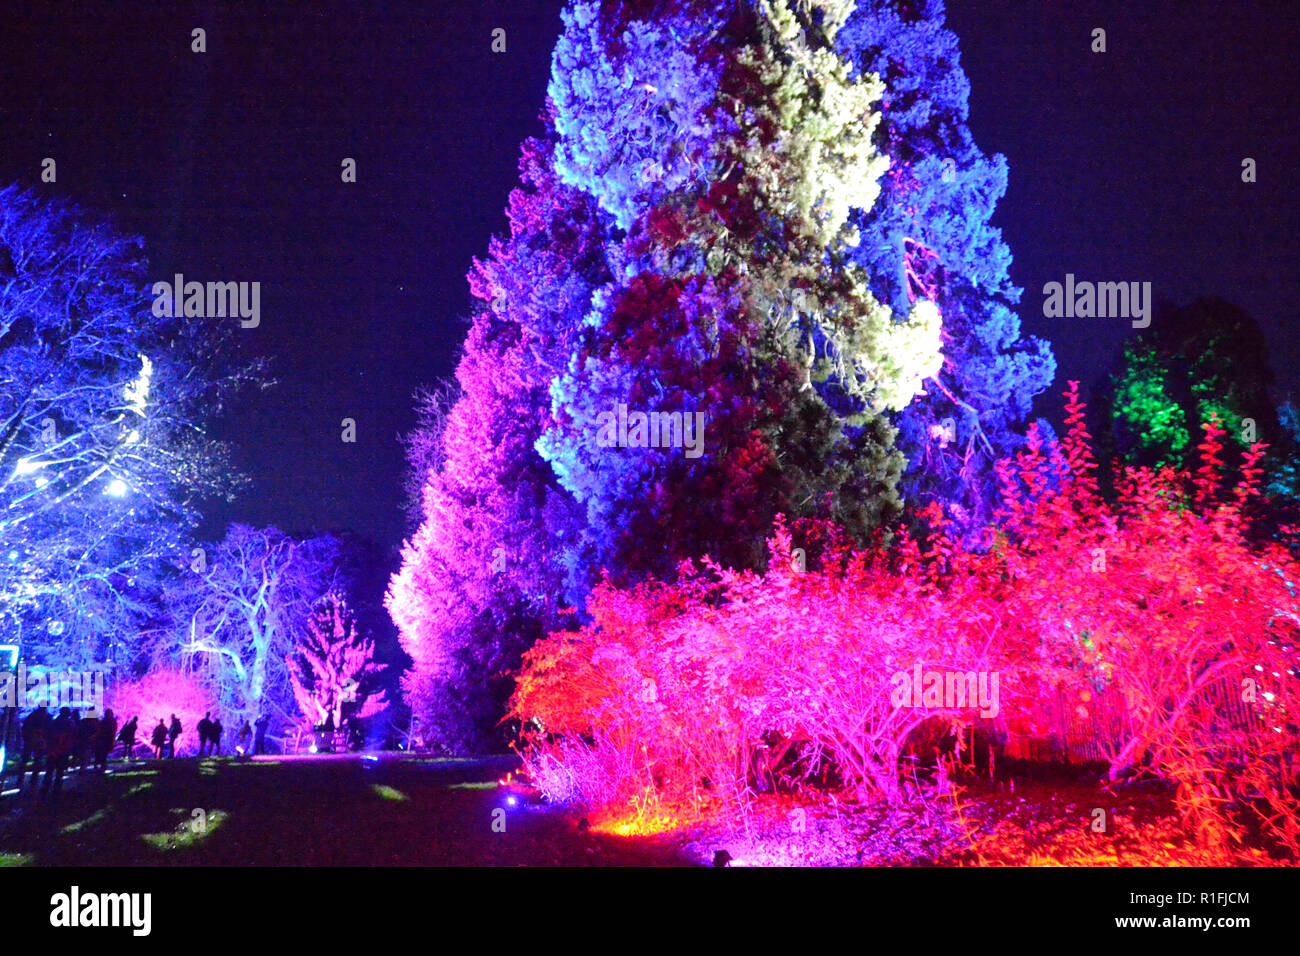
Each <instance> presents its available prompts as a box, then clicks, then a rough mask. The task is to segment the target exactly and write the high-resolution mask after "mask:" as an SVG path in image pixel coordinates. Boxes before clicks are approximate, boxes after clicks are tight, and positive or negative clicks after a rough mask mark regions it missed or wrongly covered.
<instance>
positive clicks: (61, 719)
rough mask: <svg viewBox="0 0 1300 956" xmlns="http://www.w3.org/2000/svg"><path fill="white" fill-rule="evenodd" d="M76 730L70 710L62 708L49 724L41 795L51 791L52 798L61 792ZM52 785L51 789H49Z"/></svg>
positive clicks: (73, 745) (74, 741) (75, 740)
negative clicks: (48, 738) (47, 750)
mask: <svg viewBox="0 0 1300 956" xmlns="http://www.w3.org/2000/svg"><path fill="white" fill-rule="evenodd" d="M76 733H77V728H76V727H75V726H74V725H73V719H72V708H71V707H63V708H60V710H59V716H58V717H55V718H54V723H52V724H50V751H49V759H48V760H47V761H46V766H45V780H44V782H42V784H41V793H42V794H48V793H50V792H51V791H52V792H53V794H54V796H56V797H57V796H58V795H59V794H60V793H62V792H63V775H64V774H65V773H66V772H67V770H68V760H69V759H70V758H71V757H72V751H73V748H74V747H76V745H77V737H76ZM51 784H53V787H51Z"/></svg>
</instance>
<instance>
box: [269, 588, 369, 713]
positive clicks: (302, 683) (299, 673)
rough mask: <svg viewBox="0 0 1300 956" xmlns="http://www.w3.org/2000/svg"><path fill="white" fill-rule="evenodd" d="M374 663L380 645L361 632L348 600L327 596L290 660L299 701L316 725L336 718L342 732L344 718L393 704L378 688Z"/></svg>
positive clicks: (295, 695) (335, 594) (318, 607)
mask: <svg viewBox="0 0 1300 956" xmlns="http://www.w3.org/2000/svg"><path fill="white" fill-rule="evenodd" d="M374 658H375V643H374V641H372V640H370V639H369V638H367V637H366V636H365V635H364V634H362V633H361V632H360V631H359V630H358V629H357V622H356V616H355V615H354V614H353V613H352V609H351V608H350V607H348V603H347V600H346V599H345V598H344V597H343V595H341V594H339V593H338V592H336V591H331V592H330V593H329V594H327V595H325V597H324V598H322V599H321V602H320V603H319V604H318V605H317V606H316V610H315V612H314V613H313V614H312V618H311V621H310V622H308V624H307V628H306V630H305V631H304V632H303V634H302V637H301V638H300V639H299V641H298V643H297V645H295V647H294V649H293V652H292V653H290V654H289V655H288V656H287V657H286V659H285V663H286V664H287V665H288V668H289V681H290V683H291V684H292V685H293V696H294V699H295V700H297V701H298V707H299V709H300V710H301V711H302V713H303V716H304V717H305V718H306V719H307V721H308V723H309V724H310V725H311V726H313V727H315V726H318V725H320V724H323V723H325V721H326V719H327V718H333V723H334V726H335V727H336V728H341V727H342V726H343V719H344V717H348V718H352V719H357V720H362V719H365V718H366V717H370V716H373V715H374V714H377V713H379V711H381V710H383V709H384V707H386V706H387V705H388V702H387V700H385V699H384V692H383V691H382V690H375V689H374V688H373V683H374V678H375V677H376V676H377V675H378V673H379V667H378V665H376V664H375V662H374Z"/></svg>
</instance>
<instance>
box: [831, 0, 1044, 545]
mask: <svg viewBox="0 0 1300 956" xmlns="http://www.w3.org/2000/svg"><path fill="white" fill-rule="evenodd" d="M837 44H838V45H839V47H840V49H841V51H842V53H843V54H844V55H845V56H846V57H847V58H848V59H849V60H850V61H851V62H852V63H853V65H854V67H855V68H856V69H857V70H859V71H865V72H872V73H876V74H878V75H879V76H880V77H881V78H882V79H883V80H884V81H885V84H886V88H887V89H886V93H885V96H884V99H883V103H882V106H883V111H884V120H883V122H882V123H881V125H880V127H879V129H878V131H877V142H878V145H879V147H880V149H881V150H882V151H883V152H885V153H887V154H888V155H889V156H890V159H891V168H890V171H889V173H888V174H887V175H886V176H885V178H884V179H883V180H882V182H881V195H880V198H879V199H878V200H877V202H876V205H875V206H874V207H873V208H872V209H871V210H869V211H867V212H866V213H862V214H859V216H858V219H857V221H858V225H859V228H860V229H861V233H862V243H861V245H860V246H859V247H858V249H857V251H856V257H857V259H858V261H859V262H860V263H861V264H862V265H863V266H864V267H865V268H866V270H867V272H868V273H869V274H870V275H871V276H872V282H873V291H874V292H875V293H876V294H877V295H878V296H879V297H880V298H881V299H882V301H887V302H889V303H891V305H892V306H893V308H894V309H895V311H896V312H898V313H900V314H903V313H906V311H907V308H908V303H909V297H910V296H911V295H917V294H919V295H923V296H925V297H933V298H934V299H935V300H936V302H937V303H938V305H939V309H940V312H941V313H942V315H943V318H944V330H945V337H944V356H945V363H944V369H943V371H942V372H941V373H940V375H939V376H938V377H937V381H935V382H933V383H931V384H930V387H929V388H928V394H926V395H924V396H922V397H920V398H918V399H917V400H916V401H914V402H913V403H912V404H911V405H910V406H909V407H908V408H907V409H906V410H905V411H904V412H902V413H901V414H900V415H899V417H898V421H897V425H898V428H899V439H898V441H899V446H900V447H901V448H902V449H903V451H904V453H905V454H906V455H907V457H908V461H909V469H908V473H907V474H906V476H905V478H904V482H903V491H904V495H905V497H908V498H910V499H911V500H913V501H914V502H915V503H916V504H922V503H924V502H925V501H927V500H933V499H938V500H942V501H945V502H947V503H949V504H951V505H953V506H955V510H956V512H957V514H958V516H959V517H960V516H961V515H962V514H963V513H965V515H966V516H967V518H968V520H967V524H968V527H970V526H973V525H974V524H976V523H978V522H980V521H982V520H986V519H987V518H988V516H989V509H990V505H991V494H992V489H993V487H994V483H993V482H992V481H990V480H989V477H988V476H989V474H990V471H991V467H992V464H993V462H994V461H995V460H996V459H997V458H998V457H1002V456H1003V455H1005V454H1006V453H1008V452H1009V451H1011V450H1012V449H1014V448H1015V447H1016V446H1017V445H1018V444H1019V443H1020V441H1021V439H1020V437H1019V435H1018V433H1017V429H1018V428H1019V427H1020V426H1021V424H1022V423H1023V421H1024V418H1025V416H1026V415H1027V414H1028V413H1029V409H1030V406H1031V403H1032V401H1033V397H1034V395H1036V394H1037V393H1039V392H1041V391H1042V390H1043V389H1045V388H1047V387H1048V386H1049V385H1050V384H1051V381H1052V379H1053V378H1054V376H1055V374H1056V362H1055V359H1054V358H1053V356H1052V353H1051V349H1050V347H1049V346H1048V345H1047V343H1045V342H1043V341H1041V340H1039V339H1036V338H1032V337H1022V335H1021V332H1020V321H1019V319H1018V317H1017V316H1016V314H1015V312H1014V311H1013V309H1012V307H1013V306H1014V305H1016V304H1017V303H1018V302H1019V300H1020V293H1021V290H1020V289H1019V288H1017V287H1016V286H1014V285H1013V284H1012V282H1011V279H1010V276H1009V272H1008V270H1009V268H1010V265H1011V253H1010V250H1009V249H1008V248H1007V246H1006V244H1005V243H1004V242H1003V241H1002V235H1001V230H999V229H997V228H995V227H993V226H991V225H990V224H989V220H990V219H991V217H992V215H993V212H994V209H995V207H996V205H997V202H998V200H999V199H1001V198H1002V196H1003V195H1004V194H1005V192H1006V188H1007V162H1006V158H1005V157H1004V156H1002V155H1001V154H995V155H994V156H992V157H988V156H985V155H984V153H983V152H981V151H980V149H979V147H978V146H976V144H975V142H974V140H973V138H972V136H971V132H970V129H969V127H968V126H967V118H968V115H969V97H970V83H969V81H968V80H967V78H966V75H965V73H964V71H963V70H962V68H961V61H960V54H959V52H958V49H957V37H956V35H955V34H953V33H952V32H951V31H950V30H948V29H947V28H946V27H945V26H944V5H943V2H942V0H920V2H914V0H880V2H876V3H862V4H859V6H858V9H857V11H856V12H855V13H854V15H853V16H852V17H850V19H849V21H848V22H847V23H846V24H845V26H844V28H843V29H842V30H841V32H840V34H839V36H838V37H837ZM909 266H910V269H911V273H912V276H911V278H910V279H909V276H908V268H909ZM909 285H910V286H911V288H909ZM949 422H950V423H951V427H947V423H949Z"/></svg>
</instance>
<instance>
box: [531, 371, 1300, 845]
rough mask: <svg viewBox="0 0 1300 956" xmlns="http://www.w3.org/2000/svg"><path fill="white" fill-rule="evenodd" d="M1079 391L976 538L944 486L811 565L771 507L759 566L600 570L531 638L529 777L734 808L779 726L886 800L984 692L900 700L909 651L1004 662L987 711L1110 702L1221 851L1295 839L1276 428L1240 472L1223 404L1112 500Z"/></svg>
mask: <svg viewBox="0 0 1300 956" xmlns="http://www.w3.org/2000/svg"><path fill="white" fill-rule="evenodd" d="M1066 394H1067V400H1068V401H1067V411H1068V413H1069V414H1068V418H1067V425H1068V426H1069V428H1068V432H1067V435H1066V437H1065V438H1064V439H1063V440H1062V442H1061V443H1060V445H1059V446H1056V445H1050V446H1049V445H1045V444H1043V443H1042V442H1040V441H1039V440H1038V438H1037V436H1036V435H1035V434H1034V433H1032V432H1031V434H1030V437H1029V442H1028V444H1027V447H1026V448H1025V450H1023V451H1022V452H1020V453H1019V454H1018V455H1017V456H1015V458H1014V459H1011V460H1007V461H1003V462H1002V463H1001V464H1000V465H999V468H998V474H999V478H1000V485H1001V488H1000V491H1001V502H1002V505H1001V508H1000V511H999V520H1000V524H999V526H998V527H997V528H996V529H990V532H989V537H988V539H987V543H988V547H987V549H986V550H984V551H983V552H981V553H973V552H970V551H965V550H963V549H961V548H959V547H957V546H956V545H955V544H954V542H953V541H952V540H951V539H950V538H949V537H948V535H947V534H946V530H947V529H946V526H947V520H946V519H945V517H944V515H943V514H942V512H941V511H940V510H939V509H938V508H937V507H932V508H931V509H928V510H927V511H926V512H924V513H923V514H922V517H923V518H925V519H926V521H927V523H928V529H927V530H926V531H925V533H924V534H923V536H922V540H917V539H914V538H913V537H911V536H910V535H908V534H907V533H900V534H899V535H898V536H897V537H896V539H895V541H894V543H893V544H892V545H891V546H890V547H889V548H887V549H886V548H880V549H877V550H874V551H869V552H857V553H852V552H848V551H846V550H844V549H843V548H840V547H836V546H834V545H831V546H829V547H827V548H826V549H825V551H824V553H823V554H822V556H821V561H820V567H817V568H812V567H810V568H808V569H807V570H806V571H805V572H800V571H798V570H795V569H794V568H792V564H795V565H797V564H798V563H800V560H801V559H800V558H796V557H795V556H794V555H793V553H792V551H793V542H792V541H791V539H790V536H789V535H788V534H787V533H786V531H785V530H784V528H778V530H777V532H776V534H775V536H774V538H773V540H772V541H771V542H770V548H771V562H770V566H769V570H768V571H767V572H766V573H765V574H756V573H737V572H733V571H730V570H727V569H723V568H720V567H718V566H716V565H714V564H712V563H708V562H706V563H705V566H704V567H703V568H699V567H694V566H691V565H683V567H682V568H681V570H680V573H679V577H678V580H677V581H676V582H675V583H672V584H664V583H650V584H646V585H643V586H641V587H639V588H636V589H633V590H619V589H616V588H613V587H610V586H603V587H601V588H598V589H597V591H596V593H595V595H594V597H593V599H592V602H591V614H592V621H591V623H590V624H589V625H588V626H587V627H585V628H583V629H582V630H581V631H579V632H577V633H559V634H554V635H552V636H551V637H550V638H548V639H547V640H545V641H542V642H541V643H539V644H538V645H537V646H536V647H535V648H534V649H533V650H532V651H530V652H529V653H528V654H527V655H526V656H525V660H524V668H523V672H522V674H521V676H520V680H519V685H518V691H517V693H516V695H515V698H514V701H513V714H514V716H516V717H517V718H519V719H520V720H521V721H523V722H524V724H525V727H526V728H528V732H527V734H526V737H527V740H526V743H527V746H526V747H525V755H526V758H527V759H528V760H529V762H530V766H531V769H532V770H533V771H534V775H535V777H536V779H537V780H538V782H539V784H540V785H541V786H542V788H543V789H544V790H546V791H547V792H548V793H549V794H550V795H551V796H553V797H556V798H563V799H567V800H574V801H577V802H580V803H583V804H586V805H588V806H593V807H606V808H615V807H633V806H635V807H638V808H643V807H644V806H645V805H646V804H647V803H648V802H653V801H657V800H664V801H666V802H669V803H672V804H675V805H683V804H691V805H693V806H694V807H695V808H697V809H698V808H699V807H700V806H702V804H703V803H704V802H706V801H716V800H723V801H728V802H738V803H739V804H740V805H742V806H743V804H744V802H745V799H746V797H747V795H748V793H749V785H750V783H751V780H752V767H753V759H752V758H753V751H754V750H755V748H757V747H758V746H759V745H760V743H761V742H763V741H764V740H768V741H770V740H772V739H774V738H775V739H777V740H780V741H784V742H785V743H787V744H789V743H793V744H794V745H795V752H797V753H798V754H799V755H800V758H801V760H802V763H801V764H800V769H802V770H803V771H804V772H811V771H812V770H814V769H816V766H817V764H818V763H819V762H820V761H822V760H823V759H824V760H826V761H828V762H829V765H830V767H831V768H832V769H833V771H834V773H835V775H836V776H837V777H838V779H839V780H840V781H842V782H843V783H844V784H845V785H846V786H847V787H848V788H849V789H851V790H852V791H855V792H856V793H857V794H858V795H859V796H864V797H865V796H869V795H878V796H883V797H886V798H888V799H890V800H897V799H898V798H899V797H900V788H899V770H898V760H899V756H900V752H901V749H902V747H903V744H904V741H905V740H906V738H907V735H908V734H909V733H910V732H911V731H912V730H913V729H915V728H916V727H917V726H918V725H919V724H920V723H921V722H922V721H923V720H924V719H925V718H927V717H933V716H939V717H941V718H943V719H944V720H946V721H948V722H950V723H952V724H955V725H958V726H960V725H962V724H965V723H968V722H969V721H970V720H972V719H973V718H974V717H975V716H976V711H977V709H978V708H977V707H974V706H971V702H970V701H969V700H968V701H966V702H965V706H962V703H961V701H959V700H955V699H953V698H948V697H940V698H938V699H936V700H924V701H922V702H923V703H924V704H926V706H924V707H916V706H912V705H913V704H914V703H916V701H915V700H909V699H900V697H899V696H898V695H897V694H896V693H895V691H896V689H897V687H898V684H899V675H900V674H915V672H916V670H917V669H918V668H919V669H920V670H921V671H922V672H924V673H926V674H929V673H934V672H938V673H940V674H950V673H953V672H957V673H974V674H983V675H986V676H987V677H989V678H991V677H992V676H993V675H997V678H998V683H997V685H996V686H997V698H996V707H997V710H998V711H999V712H1000V716H1001V717H1002V718H1003V720H1004V721H1005V722H1006V724H1007V725H1009V726H1010V727H1012V728H1013V729H1014V730H1015V731H1017V732H1020V733H1027V734H1044V733H1048V732H1050V731H1051V729H1052V722H1053V719H1054V717H1056V716H1059V714H1058V711H1057V709H1056V708H1057V707H1059V704H1060V701H1062V700H1068V701H1071V702H1077V703H1075V704H1074V705H1073V706H1074V708H1075V714H1076V716H1080V717H1087V716H1089V713H1090V708H1095V707H1096V706H1097V704H1098V702H1100V701H1102V700H1105V701H1107V702H1109V703H1110V704H1111V705H1113V708H1114V711H1113V714H1111V716H1113V717H1114V719H1113V720H1112V721H1110V723H1109V725H1106V726H1100V725H1099V726H1098V729H1097V738H1098V739H1097V743H1098V745H1099V746H1100V748H1101V750H1102V752H1103V753H1104V754H1105V755H1106V757H1107V759H1108V760H1109V762H1110V777H1111V779H1112V780H1114V779H1118V778H1119V777H1121V776H1124V775H1127V774H1129V773H1132V772H1137V771H1139V770H1141V771H1144V772H1150V773H1154V774H1157V775H1160V776H1163V777H1165V778H1167V779H1169V780H1170V781H1172V782H1173V783H1174V784H1176V786H1177V788H1178V791H1177V792H1178V805H1179V807H1180V809H1181V810H1182V811H1183V813H1184V814H1185V816H1186V817H1187V820H1188V824H1189V826H1191V827H1192V829H1194V830H1195V831H1196V832H1197V834H1198V836H1199V838H1200V840H1201V842H1202V843H1203V844H1205V845H1207V846H1209V847H1210V848H1211V849H1220V850H1226V849H1228V848H1229V844H1230V843H1231V842H1232V840H1234V839H1237V838H1240V837H1241V835H1243V834H1245V833H1247V832H1258V833H1262V834H1263V836H1264V837H1265V839H1266V841H1267V842H1269V843H1270V844H1271V845H1273V846H1275V847H1276V846H1283V847H1289V848H1290V849H1291V851H1292V852H1295V851H1296V850H1297V849H1300V844H1298V841H1297V836H1298V835H1300V825H1298V824H1297V813H1296V800H1295V774H1294V770H1293V769H1292V764H1291V762H1290V757H1289V753H1290V752H1292V751H1294V748H1295V746H1296V744H1297V742H1298V738H1300V728H1298V727H1297V720H1296V715H1297V714H1298V713H1300V701H1297V699H1296V698H1297V681H1296V679H1295V675H1294V671H1295V667H1296V662H1295V658H1296V643H1297V629H1298V625H1300V603H1298V602H1297V600H1296V597H1295V583H1294V582H1295V581H1297V580H1298V578H1297V573H1300V568H1297V566H1296V565H1295V563H1294V562H1293V561H1292V560H1291V559H1290V557H1289V556H1288V555H1287V554H1286V553H1285V552H1284V551H1282V550H1281V549H1280V548H1276V547H1265V548H1263V549H1253V548H1251V547H1250V546H1248V544H1247V542H1246V540H1245V537H1244V535H1245V532H1246V524H1247V521H1246V518H1245V516H1244V513H1245V506H1246V503H1247V502H1248V500H1249V499H1250V498H1251V497H1253V496H1254V495H1255V494H1256V488H1255V482H1256V480H1257V478H1258V474H1259V469H1258V468H1257V467H1256V466H1257V463H1258V460H1259V458H1260V456H1261V455H1262V451H1263V449H1262V446H1255V447H1254V448H1252V449H1251V451H1250V452H1249V453H1248V454H1247V456H1246V462H1245V465H1244V468H1243V475H1244V476H1245V477H1244V479H1243V481H1242V482H1241V483H1240V484H1239V485H1238V486H1237V487H1236V488H1232V489H1225V488H1223V487H1221V481H1220V477H1219V467H1220V462H1219V461H1218V451H1219V448H1220V446H1219V444H1218V436H1219V435H1220V434H1222V432H1221V430H1220V429H1219V427H1218V425H1217V423H1215V422H1211V423H1209V424H1208V425H1207V426H1206V428H1205V432H1206V439H1205V442H1204V444H1203V445H1202V449H1201V450H1202V455H1203V466H1202V467H1201V469H1199V470H1198V472H1197V473H1196V475H1194V476H1188V475H1177V474H1174V473H1172V472H1169V471H1164V472H1159V473H1153V472H1151V471H1149V470H1144V469H1127V470H1125V471H1124V472H1123V473H1121V474H1120V475H1118V476H1117V478H1118V480H1117V488H1118V491H1119V494H1118V497H1117V499H1116V500H1114V501H1107V500H1104V499H1103V498H1102V496H1101V494H1100V492H1099V489H1098V484H1097V482H1096V480H1095V479H1094V477H1093V474H1092V473H1093V471H1094V470H1095V468H1096V464H1095V462H1094V461H1093V458H1092V452H1091V449H1090V438H1089V436H1088V433H1087V430H1086V428H1085V426H1084V424H1083V406H1082V404H1081V403H1080V402H1079V401H1078V397H1077V393H1076V391H1075V385H1074V384H1073V383H1072V384H1071V388H1070V391H1069V392H1067V393H1066ZM989 683H990V684H991V680H990V681H989ZM985 716H988V714H987V713H986V714H985Z"/></svg>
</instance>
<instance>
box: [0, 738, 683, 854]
mask: <svg viewBox="0 0 1300 956" xmlns="http://www.w3.org/2000/svg"><path fill="white" fill-rule="evenodd" d="M513 766H514V765H513V763H512V762H511V761H510V760H509V759H494V760H485V761H465V760H458V761H431V760H403V759H400V758H399V759H382V760H362V759H351V760H343V759H337V758H336V759H325V760H319V761H316V760H285V761H274V760H267V761H260V760H257V761H247V760H244V761H237V760H235V759H233V758H219V759H216V760H212V759H204V760H202V761H198V760H193V759H188V760H187V759H179V760H175V761H171V760H162V761H149V762H147V763H146V764H145V765H144V766H143V767H140V768H136V767H132V768H129V769H127V770H126V771H125V772H123V773H110V774H108V775H107V776H94V775H86V776H83V777H81V778H79V779H78V780H77V781H76V782H75V784H73V785H71V786H70V787H69V788H68V789H67V790H66V791H65V792H64V793H63V794H62V796H61V797H60V798H59V800H58V801H57V803H50V802H44V803H43V802H41V801H38V800H35V799H33V798H32V797H30V796H29V795H27V794H24V795H22V796H20V797H10V798H7V799H6V801H5V807H6V809H7V810H8V812H7V813H6V814H5V815H4V816H2V817H0V865H4V864H9V865H45V866H67V865H75V866H154V865H183V866H241V865H242V866H437V865H453V866H454V865H473V866H513V865H541V866H546V865H567V866H573V865H577V866H583V865H620V864H622V865H684V864H688V863H689V861H687V860H685V859H683V858H681V857H680V856H678V855H677V854H676V853H674V852H673V851H670V850H667V849H665V848H663V847H662V846H658V845H653V844H650V843H648V842H644V841H639V840H636V839H630V838H620V837H614V836H607V835H600V834H593V833H589V832H579V831H578V830H577V828H576V827H575V826H574V824H573V821H572V820H571V819H570V818H569V817H567V816H566V815H564V814H563V813H560V812H557V811H555V810H553V809H549V808H545V807H538V806H522V805H521V806H512V805H510V804H509V803H508V802H507V800H506V795H505V793H504V792H503V791H501V790H500V789H499V788H498V787H497V786H496V785H495V781H496V780H497V779H498V778H499V777H501V776H502V775H503V774H504V773H505V772H506V771H508V770H510V769H513Z"/></svg>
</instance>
